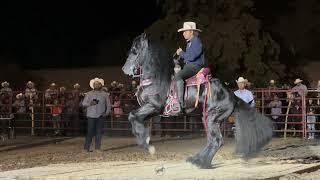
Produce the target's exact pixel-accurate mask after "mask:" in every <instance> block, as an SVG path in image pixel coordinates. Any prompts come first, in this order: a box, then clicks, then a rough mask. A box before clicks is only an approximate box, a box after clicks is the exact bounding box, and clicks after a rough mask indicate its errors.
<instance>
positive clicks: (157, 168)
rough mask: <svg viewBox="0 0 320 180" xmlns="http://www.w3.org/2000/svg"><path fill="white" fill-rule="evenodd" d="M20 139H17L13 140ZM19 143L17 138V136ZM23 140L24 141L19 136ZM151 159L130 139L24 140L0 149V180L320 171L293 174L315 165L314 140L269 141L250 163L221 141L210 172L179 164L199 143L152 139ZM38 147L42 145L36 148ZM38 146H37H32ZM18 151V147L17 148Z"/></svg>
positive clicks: (318, 152)
mask: <svg viewBox="0 0 320 180" xmlns="http://www.w3.org/2000/svg"><path fill="white" fill-rule="evenodd" d="M19 138H20V137H18V139H19ZM21 138H22V137H21ZM21 138H20V139H21ZM24 138H25V137H24ZM152 140H153V145H154V146H155V148H156V154H155V155H153V156H151V155H149V154H148V153H146V152H144V151H142V150H141V149H139V148H138V147H137V146H135V140H134V139H133V138H110V137H103V143H102V148H103V152H102V153H96V152H91V153H83V152H82V151H81V149H82V146H83V143H84V138H81V137H79V138H71V139H67V140H64V141H60V142H59V141H52V142H50V141H49V140H48V139H41V138H39V139H37V138H35V139H30V138H29V140H28V138H25V139H24V141H23V142H24V143H26V141H27V142H29V143H35V145H33V146H31V147H27V146H25V147H23V142H21V141H22V140H20V142H19V143H20V144H19V143H12V144H8V145H7V146H0V157H1V162H0V169H1V172H0V179H1V178H5V179H29V178H30V177H33V178H37V177H38V178H40V179H52V178H53V179H54V178H57V179H70V178H71V179H266V178H270V177H274V176H282V177H281V178H280V179H318V178H319V177H320V171H319V170H318V171H317V170H315V171H314V172H311V173H303V174H294V173H293V172H295V171H297V170H301V169H305V168H308V167H313V166H316V165H320V141H319V140H313V141H310V140H309V141H308V140H302V139H300V138H288V139H286V140H284V139H273V140H272V142H271V143H270V144H269V145H268V146H266V147H265V148H264V150H263V151H262V152H261V153H260V154H258V155H257V156H256V157H254V158H252V159H250V160H242V159H238V158H237V157H235V156H234V154H233V151H234V149H235V147H234V141H233V139H225V143H224V145H223V146H222V148H221V149H220V150H219V151H218V153H217V154H216V156H215V157H214V160H213V162H212V164H213V168H212V169H205V170H203V169H198V168H196V167H194V166H192V165H190V164H189V163H186V162H185V159H186V158H187V157H189V156H191V155H193V154H195V153H196V152H198V151H199V150H200V149H201V148H202V147H203V146H204V145H205V143H206V139H205V138H203V137H202V138H201V137H198V138H180V139H179V138H171V139H166V140H163V139H161V138H153V139H152ZM40 142H46V143H43V144H41V143H40ZM37 143H38V144H37ZM19 146H22V148H17V147H19Z"/></svg>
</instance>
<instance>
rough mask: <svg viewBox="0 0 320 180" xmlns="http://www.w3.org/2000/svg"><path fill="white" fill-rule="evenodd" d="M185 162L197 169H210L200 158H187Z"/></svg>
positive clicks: (209, 165)
mask: <svg viewBox="0 0 320 180" xmlns="http://www.w3.org/2000/svg"><path fill="white" fill-rule="evenodd" d="M187 162H190V163H191V164H192V165H194V166H196V167H198V168H199V169H211V168H212V166H211V164H208V163H206V162H204V161H203V160H201V159H200V158H195V157H189V158H188V159H187Z"/></svg>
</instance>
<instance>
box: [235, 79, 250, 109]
mask: <svg viewBox="0 0 320 180" xmlns="http://www.w3.org/2000/svg"><path fill="white" fill-rule="evenodd" d="M236 82H237V84H238V87H239V89H238V90H237V91H235V92H234V94H235V95H236V96H237V97H239V98H240V99H242V100H243V101H244V102H246V103H248V104H249V105H250V107H254V106H255V102H254V98H253V94H252V92H251V91H249V90H247V89H246V84H247V82H248V80H246V79H244V78H243V77H239V78H238V80H236Z"/></svg>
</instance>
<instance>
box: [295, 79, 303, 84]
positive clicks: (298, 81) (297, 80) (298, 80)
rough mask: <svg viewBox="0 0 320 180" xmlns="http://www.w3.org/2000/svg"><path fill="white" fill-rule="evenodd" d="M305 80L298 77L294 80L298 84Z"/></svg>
mask: <svg viewBox="0 0 320 180" xmlns="http://www.w3.org/2000/svg"><path fill="white" fill-rule="evenodd" d="M302 81H303V80H301V79H300V78H298V79H296V80H295V81H294V84H298V83H301V82H302Z"/></svg>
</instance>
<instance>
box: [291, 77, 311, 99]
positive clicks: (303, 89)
mask: <svg viewBox="0 0 320 180" xmlns="http://www.w3.org/2000/svg"><path fill="white" fill-rule="evenodd" d="M302 82H303V80H301V79H299V78H298V79H296V80H295V81H294V84H295V85H296V86H294V87H293V88H292V91H297V92H298V94H299V95H300V96H301V97H302V96H303V95H304V96H305V97H306V96H307V93H308V88H307V86H306V85H304V84H302Z"/></svg>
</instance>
